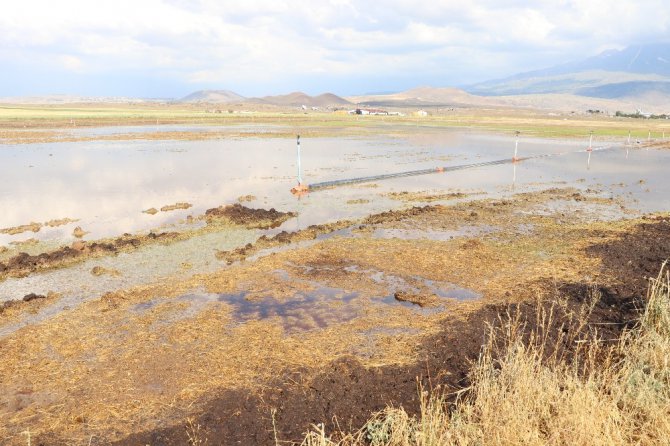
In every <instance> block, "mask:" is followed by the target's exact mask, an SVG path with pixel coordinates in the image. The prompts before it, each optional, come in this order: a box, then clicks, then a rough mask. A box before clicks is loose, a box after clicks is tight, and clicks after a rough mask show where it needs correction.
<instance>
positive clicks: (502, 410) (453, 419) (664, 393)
mask: <svg viewBox="0 0 670 446" xmlns="http://www.w3.org/2000/svg"><path fill="white" fill-rule="evenodd" d="M597 298H598V296H597V295H595V294H594V296H593V299H591V301H590V302H587V303H585V304H584V306H583V307H582V309H581V310H580V311H578V312H576V314H575V317H574V318H573V320H572V321H567V322H565V325H563V327H564V328H566V329H567V330H559V332H560V333H561V335H560V336H559V337H558V338H553V340H551V341H550V339H552V338H551V337H550V336H548V334H549V332H550V329H549V327H551V326H552V323H554V321H553V311H552V310H551V309H549V310H545V311H540V312H538V315H537V317H538V321H539V322H540V323H539V324H538V327H539V328H538V329H537V330H536V331H534V332H533V333H531V334H530V336H528V335H527V334H526V335H524V333H526V332H525V331H524V326H523V324H522V323H521V322H520V319H519V318H518V317H516V316H514V315H511V316H510V317H509V318H508V319H507V321H506V322H505V323H504V324H502V328H499V329H496V330H493V329H492V330H491V336H490V341H489V343H488V345H487V346H486V347H485V349H484V350H483V352H482V354H481V356H480V358H479V361H478V362H477V364H475V365H474V367H473V369H472V372H471V380H472V386H471V387H470V388H468V389H465V392H464V394H463V396H461V397H460V398H459V399H458V400H457V402H456V404H455V405H453V406H452V407H451V408H450V407H449V406H448V405H447V403H446V399H445V396H444V395H442V394H441V393H440V392H439V391H433V392H431V393H428V392H421V400H422V404H421V413H420V415H419V416H418V417H410V416H408V414H407V413H406V412H405V411H404V410H403V409H402V408H399V409H398V408H387V409H386V410H384V411H383V412H381V413H378V414H377V415H375V416H374V417H373V418H372V419H371V420H370V421H369V422H368V423H367V424H366V425H365V426H364V427H363V428H362V429H361V430H360V431H359V432H357V433H355V434H349V435H345V436H344V438H342V439H340V440H338V441H334V440H331V438H330V437H329V436H328V435H327V433H326V432H324V430H323V428H322V427H320V426H317V427H316V428H315V429H314V430H313V431H312V432H309V433H308V435H307V436H306V438H305V440H304V442H303V446H317V445H318V446H334V445H341V446H344V445H348V446H349V445H351V446H353V445H373V446H410V445H414V446H432V445H434V446H438V445H509V444H524V445H538V446H539V445H587V444H588V445H632V444H636V445H656V444H667V440H668V438H670V359H669V358H670V274H668V271H667V270H666V269H665V265H664V267H663V268H662V269H661V273H660V274H659V276H658V277H657V278H656V279H654V280H652V281H651V286H650V289H649V293H648V301H647V306H646V309H645V312H644V314H643V316H642V318H641V319H640V321H639V324H638V326H637V327H636V328H634V329H633V330H630V331H626V332H624V333H623V335H622V336H621V337H620V339H600V338H599V337H598V336H597V333H596V332H594V331H593V330H592V329H591V330H587V329H586V327H587V324H586V320H587V317H588V315H589V312H590V311H591V310H592V308H593V306H594V304H595V303H596V300H597ZM559 305H560V303H559ZM501 346H502V347H501Z"/></svg>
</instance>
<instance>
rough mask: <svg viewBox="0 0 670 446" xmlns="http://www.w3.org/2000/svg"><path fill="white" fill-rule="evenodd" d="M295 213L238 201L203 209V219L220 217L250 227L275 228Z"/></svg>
mask: <svg viewBox="0 0 670 446" xmlns="http://www.w3.org/2000/svg"><path fill="white" fill-rule="evenodd" d="M297 215H298V214H297V213H295V212H282V211H277V210H276V209H275V208H271V209H269V210H267V209H253V208H248V207H246V206H243V205H241V204H239V203H235V204H232V205H229V206H219V207H218V208H212V209H208V210H207V211H205V219H206V220H207V221H209V222H213V221H216V220H221V219H222V220H228V221H230V222H231V223H233V224H236V225H241V226H246V227H248V228H250V229H254V228H257V229H270V228H276V227H278V226H280V225H281V224H282V223H284V222H285V221H286V220H288V219H290V218H294V217H296V216H297Z"/></svg>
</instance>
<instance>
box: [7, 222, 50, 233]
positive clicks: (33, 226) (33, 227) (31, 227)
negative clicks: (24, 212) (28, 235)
mask: <svg viewBox="0 0 670 446" xmlns="http://www.w3.org/2000/svg"><path fill="white" fill-rule="evenodd" d="M40 229H42V224H41V223H35V222H31V223H29V224H27V225H20V226H12V227H11V228H2V229H0V234H8V235H16V234H22V233H24V232H31V231H32V232H40Z"/></svg>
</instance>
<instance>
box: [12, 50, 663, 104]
mask: <svg viewBox="0 0 670 446" xmlns="http://www.w3.org/2000/svg"><path fill="white" fill-rule="evenodd" d="M155 101H157V100H150V99H146V100H144V99H134V98H104V97H80V96H66V95H51V96H41V97H24V98H0V102H4V103H35V104H36V103H45V104H58V103H60V104H63V103H74V102H88V103H104V102H109V103H120V102H155ZM160 101H161V102H165V101H166V100H160ZM170 102H177V103H195V104H198V103H201V104H238V105H247V106H253V105H256V106H278V107H303V106H304V107H310V108H338V107H346V108H354V107H356V106H361V107H363V106H369V107H408V108H409V107H414V108H416V107H432V106H435V107H440V106H441V107H529V108H549V109H556V110H580V109H581V110H587V109H600V110H610V111H612V110H627V111H629V112H630V111H634V110H635V109H636V108H645V109H646V110H648V111H651V112H656V113H668V112H670V44H668V43H653V44H647V45H634V46H630V47H627V48H624V49H621V50H607V51H603V52H602V53H600V54H598V55H596V56H593V57H587V58H585V59H580V60H576V61H573V62H569V63H564V64H560V65H556V66H553V67H549V68H544V69H541V70H534V71H527V72H523V73H519V74H515V75H513V76H509V77H506V78H502V79H494V80H489V81H486V82H480V83H477V84H473V85H468V86H466V87H464V88H463V89H457V88H446V87H439V88H435V87H417V88H412V89H410V90H406V91H402V92H396V93H383V94H368V95H360V96H351V97H347V98H343V97H340V96H337V95H335V94H333V93H323V94H320V95H317V96H310V95H308V94H306V93H303V92H293V93H289V94H284V95H276V96H263V97H257V98H247V97H244V96H242V95H240V94H238V93H235V92H233V91H230V90H201V91H196V92H193V93H191V94H189V95H188V96H185V97H183V98H181V99H176V100H171V101H170Z"/></svg>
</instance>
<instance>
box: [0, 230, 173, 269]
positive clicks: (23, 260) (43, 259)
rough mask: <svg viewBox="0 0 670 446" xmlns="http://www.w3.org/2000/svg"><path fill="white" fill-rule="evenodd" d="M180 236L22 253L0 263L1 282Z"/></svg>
mask: <svg viewBox="0 0 670 446" xmlns="http://www.w3.org/2000/svg"><path fill="white" fill-rule="evenodd" d="M176 236H177V233H174V232H161V233H159V234H156V233H153V232H151V233H149V234H148V235H147V236H145V237H134V236H130V235H124V236H123V237H118V238H116V239H114V240H112V241H109V242H91V243H87V242H82V241H77V242H74V243H73V244H72V246H63V247H61V248H59V249H57V250H55V251H50V252H43V253H41V254H36V255H30V254H27V253H25V252H21V253H19V254H17V255H15V256H14V257H11V258H10V259H8V260H6V261H5V262H0V279H2V277H3V276H12V277H22V276H26V275H28V274H30V273H33V272H35V271H41V270H45V269H50V268H58V267H61V266H65V265H69V264H71V263H73V262H75V261H77V260H80V259H84V258H88V257H93V256H99V255H106V254H116V253H118V252H120V251H124V250H128V249H134V248H137V247H139V246H140V245H142V243H143V241H145V240H147V239H148V240H151V241H156V240H169V239H172V238H174V237H176Z"/></svg>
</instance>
